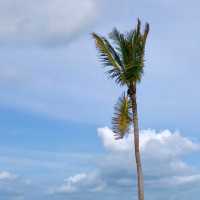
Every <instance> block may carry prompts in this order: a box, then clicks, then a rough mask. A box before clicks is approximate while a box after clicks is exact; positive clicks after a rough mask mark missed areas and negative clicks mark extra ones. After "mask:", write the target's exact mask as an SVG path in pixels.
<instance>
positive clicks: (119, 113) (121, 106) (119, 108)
mask: <svg viewBox="0 0 200 200" xmlns="http://www.w3.org/2000/svg"><path fill="white" fill-rule="evenodd" d="M130 108H131V106H130V101H129V98H128V96H127V95H126V94H125V93H123V94H122V96H121V97H120V98H119V100H118V102H117V104H116V105H115V107H114V109H115V112H114V117H113V118H112V125H113V132H114V133H115V136H117V138H116V139H119V138H123V137H124V135H125V134H126V133H127V132H128V131H129V127H130V123H131V121H132V119H131V114H130Z"/></svg>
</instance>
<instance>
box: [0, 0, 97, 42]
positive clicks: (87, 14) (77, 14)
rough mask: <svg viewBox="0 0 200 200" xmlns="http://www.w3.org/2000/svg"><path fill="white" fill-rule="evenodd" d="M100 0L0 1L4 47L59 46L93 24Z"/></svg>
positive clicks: (0, 20) (1, 31) (0, 19)
mask: <svg viewBox="0 0 200 200" xmlns="http://www.w3.org/2000/svg"><path fill="white" fill-rule="evenodd" d="M96 7H97V1H96V0H84V1H79V0H44V1H39V0H35V1H31V0H28V1H27V0H15V1H12V0H8V1H0V43H1V44H11V43H18V42H20V45H21V44H22V43H26V44H30V43H34V44H42V45H59V44H61V43H64V44H65V42H68V41H69V40H71V39H72V38H74V37H76V36H77V35H78V34H79V33H80V32H82V31H83V30H84V29H86V28H87V27H88V26H89V25H91V24H93V22H94V19H95V18H96V16H97V13H98V10H97V9H96Z"/></svg>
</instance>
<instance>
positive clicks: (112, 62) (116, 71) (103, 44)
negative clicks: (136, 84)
mask: <svg viewBox="0 0 200 200" xmlns="http://www.w3.org/2000/svg"><path fill="white" fill-rule="evenodd" d="M92 35H93V38H94V39H95V43H96V47H97V49H98V51H99V56H100V61H101V62H102V63H103V64H104V66H105V67H110V68H109V69H108V70H107V74H108V76H109V77H110V78H112V79H115V81H116V82H117V83H119V84H120V85H124V84H125V78H124V75H123V69H122V62H121V60H120V56H119V55H118V53H117V52H116V51H115V49H114V48H113V47H112V45H111V44H110V43H109V41H108V40H107V39H106V38H104V37H101V36H99V35H97V34H96V33H93V34H92Z"/></svg>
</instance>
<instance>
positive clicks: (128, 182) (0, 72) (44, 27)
mask: <svg viewBox="0 0 200 200" xmlns="http://www.w3.org/2000/svg"><path fill="white" fill-rule="evenodd" d="M199 6H200V3H199V2H198V1H197V0H192V1H190V2H189V1H185V0H184V1H179V0H178V1H175V2H174V1H172V0H165V1H158V0H149V1H145V0H142V1H138V2H133V1H130V0H124V1H119V0H109V1H108V0H107V1H106V0H84V1H81V0H73V1H72V0H44V1H42V2H41V1H39V0H35V1H31V0H15V1H13V0H1V1H0V55H1V59H0V91H1V93H0V122H1V126H0V136H1V140H0V196H1V197H2V199H3V200H34V199H38V200H40V199H44V198H46V199H47V200H63V199H72V200H73V199H74V200H78V199H87V200H88V199H94V197H95V198H96V199H105V200H106V199H121V198H122V197H123V198H124V197H126V198H133V199H134V198H135V199H136V188H135V179H134V177H135V172H134V162H133V161H134V160H133V151H132V150H133V149H132V145H131V137H132V136H131V135H129V136H128V137H127V138H125V139H124V140H122V141H118V142H116V141H114V140H113V137H112V131H111V130H110V129H109V127H110V120H111V117H112V112H113V106H114V104H115V103H116V100H117V98H118V96H119V95H120V94H121V93H122V91H123V88H119V87H117V86H116V85H115V84H114V83H113V81H112V80H107V78H106V76H105V74H104V73H103V69H102V67H101V64H100V63H99V62H98V59H97V52H96V49H95V45H94V41H93V40H92V38H91V34H90V33H91V32H93V31H95V32H97V33H100V34H102V35H107V34H108V33H109V32H110V31H111V30H112V28H113V27H117V28H119V29H120V30H122V31H127V30H130V29H133V28H134V26H135V24H136V20H137V18H138V17H140V18H141V20H142V22H143V23H144V22H146V21H148V22H149V23H150V26H151V31H150V35H149V38H148V43H147V48H146V63H145V76H144V78H143V81H142V83H141V84H140V85H139V88H138V92H139V93H138V104H139V116H140V127H141V152H142V157H143V165H144V175H145V188H146V197H147V199H149V200H152V199H154V200H157V199H163V200H165V199H166V200H168V199H170V200H178V199H182V200H185V199H188V198H190V199H192V200H193V199H196V196H197V195H198V194H199V192H200V190H199V186H200V162H199V160H198V158H199V156H198V154H199V151H200V141H199V139H200V137H199V130H200V124H199V123H198V122H199V120H198V119H199V118H200V114H199V113H200V106H199V99H200V93H199V92H198V87H199V84H200V80H199V77H198V74H199V72H200V69H199V59H198V58H199V51H200V47H199V42H200V39H199V35H200V28H199V18H200V14H199V10H198V8H199ZM38 191H39V192H38Z"/></svg>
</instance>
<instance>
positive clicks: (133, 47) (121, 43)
mask: <svg viewBox="0 0 200 200" xmlns="http://www.w3.org/2000/svg"><path fill="white" fill-rule="evenodd" d="M148 33H149V24H148V23H146V24H145V28H144V31H143V32H141V22H140V20H139V19H138V21H137V27H136V28H135V29H134V30H132V31H130V32H128V33H126V34H122V33H120V32H119V31H118V30H117V29H116V28H115V29H114V30H113V31H112V32H111V33H110V34H109V38H110V39H111V40H112V42H113V44H114V45H111V43H110V42H109V41H108V40H107V39H106V38H105V37H102V36H99V35H98V34H96V33H93V34H92V35H93V38H94V39H95V43H96V47H97V49H98V51H99V57H100V61H101V62H102V63H103V64H104V66H105V67H106V69H107V70H106V73H107V75H108V77H109V78H112V79H114V80H115V82H116V83H117V84H119V85H120V86H126V87H127V92H124V93H123V94H122V96H121V97H120V98H119V100H118V102H117V104H116V106H115V108H114V109H115V113H114V117H113V118H112V124H113V132H114V133H115V136H116V139H120V138H123V137H124V136H125V135H126V134H127V133H129V130H130V126H131V124H132V125H133V128H134V147H135V161H136V168H137V188H138V200H144V183H143V182H144V181H143V173H142V164H141V158H140V149H139V125H138V112H137V99H136V93H137V92H136V89H137V83H139V82H140V81H141V78H142V75H143V68H144V53H145V44H146V39H147V36H148Z"/></svg>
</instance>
